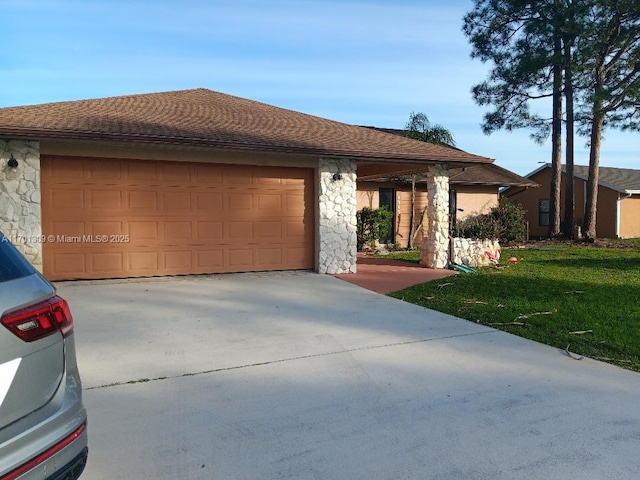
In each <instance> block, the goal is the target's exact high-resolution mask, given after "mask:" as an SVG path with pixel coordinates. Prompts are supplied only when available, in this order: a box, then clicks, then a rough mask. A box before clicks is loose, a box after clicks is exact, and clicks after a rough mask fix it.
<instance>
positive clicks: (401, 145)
mask: <svg viewBox="0 0 640 480" xmlns="http://www.w3.org/2000/svg"><path fill="white" fill-rule="evenodd" d="M0 138H2V139H3V140H0V229H1V230H2V231H3V232H4V233H5V234H6V235H7V236H8V237H9V238H11V239H13V240H14V242H15V243H16V244H17V246H18V248H20V249H21V250H22V251H23V252H25V254H26V255H27V257H28V258H29V259H30V260H31V261H32V262H33V263H34V265H36V266H37V267H38V268H40V269H41V270H42V271H43V273H44V274H45V275H46V276H47V277H48V278H49V279H51V280H60V279H76V278H120V277H140V276H154V275H182V274H197V273H219V272H241V271H256V270H283V269H315V270H316V271H318V272H320V273H345V272H354V271H355V269H356V258H357V256H356V221H355V218H356V215H355V214H356V203H357V199H356V176H357V172H360V171H361V170H363V171H366V170H367V169H371V168H374V167H375V166H386V167H388V168H389V171H390V172H393V171H407V170H410V169H417V168H419V169H421V170H422V171H425V170H427V171H428V172H429V182H428V183H429V185H428V186H429V189H430V191H431V193H433V194H435V195H438V196H439V197H442V198H448V190H449V187H448V174H447V172H448V169H449V168H458V167H459V168H462V167H465V168H466V167H471V166H473V165H479V164H488V163H491V162H492V160H491V159H489V158H485V157H481V156H478V155H473V154H469V153H466V152H462V151H459V150H455V149H451V148H447V147H442V146H437V145H432V144H427V143H423V142H418V141H415V140H410V139H407V138H402V137H399V136H396V135H390V134H387V133H383V132H377V131H373V130H370V129H366V128H361V127H357V126H352V125H346V124H343V123H339V122H334V121H331V120H326V119H323V118H318V117H314V116H311V115H305V114H302V113H298V112H293V111H290V110H285V109H282V108H277V107H274V106H270V105H266V104H262V103H259V102H255V101H251V100H247V99H242V98H238V97H233V96H230V95H225V94H222V93H218V92H214V91H211V90H206V89H194V90H184V91H175V92H164V93H153V94H144V95H130V96H122V97H111V98H102V99H94V100H83V101H70V102H59V103H49V104H42V105H33V106H24V107H10V108H1V109H0ZM427 215H428V217H429V223H430V231H429V236H428V238H427V242H431V243H430V244H429V248H428V249H426V254H425V255H426V256H425V257H423V262H424V264H425V265H427V266H429V267H435V268H443V267H445V266H446V265H447V254H448V242H445V241H443V237H444V236H445V235H446V233H447V231H448V222H449V218H448V209H446V208H445V209H443V208H441V207H439V206H438V204H436V202H434V204H433V205H430V206H429V207H428V210H427Z"/></svg>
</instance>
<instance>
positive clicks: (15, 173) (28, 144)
mask: <svg viewBox="0 0 640 480" xmlns="http://www.w3.org/2000/svg"><path fill="white" fill-rule="evenodd" d="M11 155H13V158H15V159H16V160H17V161H18V166H17V167H15V168H11V167H9V166H8V165H7V163H8V161H9V159H10V158H11ZM0 230H2V233H4V235H5V236H6V237H7V238H9V239H10V240H11V241H12V242H13V243H14V244H15V246H16V247H17V248H18V250H20V251H21V252H22V253H24V254H25V256H26V257H27V259H28V260H29V261H30V262H31V263H32V264H33V265H34V266H35V267H36V268H37V269H38V270H40V271H42V211H41V208H40V142H37V141H27V140H0Z"/></svg>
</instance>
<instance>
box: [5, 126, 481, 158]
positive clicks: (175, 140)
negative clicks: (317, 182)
mask: <svg viewBox="0 0 640 480" xmlns="http://www.w3.org/2000/svg"><path fill="white" fill-rule="evenodd" d="M0 136H3V137H12V138H23V139H30V140H41V139H61V140H89V141H118V142H123V141H124V142H133V143H143V144H158V145H189V146H201V147H210V148H226V149H232V150H244V151H247V150H250V151H269V152H278V153H298V154H307V155H318V156H329V157H349V158H354V159H356V160H358V159H362V160H367V161H372V160H375V161H380V162H387V161H389V160H391V161H401V162H404V163H418V164H419V163H424V162H436V163H456V164H482V163H492V162H493V159H490V158H487V157H480V156H476V155H470V154H468V155H465V156H460V157H457V156H453V157H451V156H445V155H437V154H436V155H421V154H417V155H416V154H398V153H394V152H388V153H387V152H385V153H384V154H382V155H381V153H380V152H367V151H358V150H348V149H345V150H341V149H331V150H329V149H326V148H321V147H313V146H305V145H278V144H265V143H242V142H229V141H221V140H214V139H206V138H190V137H170V136H166V137H165V136H158V135H153V136H151V135H136V134H127V133H123V134H114V133H103V132H82V131H68V130H45V129H24V128H11V127H4V128H2V129H0Z"/></svg>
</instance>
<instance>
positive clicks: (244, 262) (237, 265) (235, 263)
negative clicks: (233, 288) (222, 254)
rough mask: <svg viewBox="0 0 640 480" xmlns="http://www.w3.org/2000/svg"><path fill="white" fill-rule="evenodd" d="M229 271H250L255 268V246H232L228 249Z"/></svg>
mask: <svg viewBox="0 0 640 480" xmlns="http://www.w3.org/2000/svg"><path fill="white" fill-rule="evenodd" d="M227 259H228V262H227V264H228V267H229V271H239V272H241V271H250V270H253V269H254V265H255V263H256V262H255V259H254V255H253V248H237V247H230V248H229V250H228V251H227Z"/></svg>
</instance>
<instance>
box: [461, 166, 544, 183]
mask: <svg viewBox="0 0 640 480" xmlns="http://www.w3.org/2000/svg"><path fill="white" fill-rule="evenodd" d="M449 183H450V184H451V185H455V184H457V185H495V186H498V187H539V186H540V185H539V184H537V183H536V182H534V181H533V180H529V179H528V178H525V177H521V176H520V175H518V174H517V173H514V172H512V171H510V170H507V169H505V168H502V167H499V166H498V165H494V164H488V165H472V166H470V167H466V168H453V169H451V170H449Z"/></svg>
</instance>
